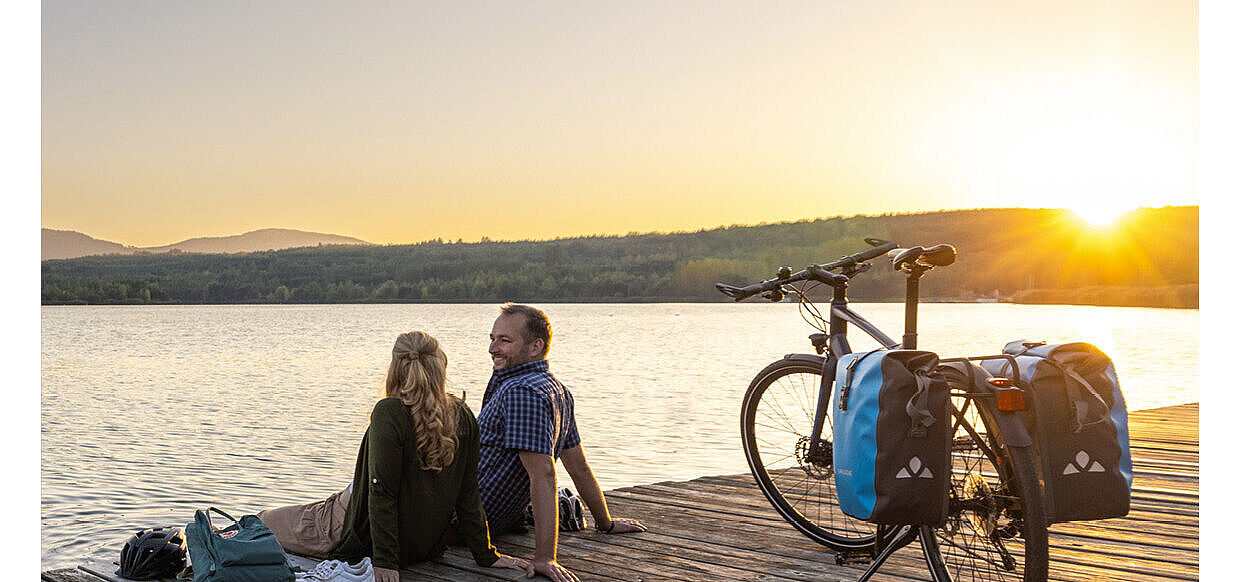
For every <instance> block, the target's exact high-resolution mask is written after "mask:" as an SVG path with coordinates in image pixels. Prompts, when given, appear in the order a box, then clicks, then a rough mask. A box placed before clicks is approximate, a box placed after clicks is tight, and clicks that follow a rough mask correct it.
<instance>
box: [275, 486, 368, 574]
mask: <svg viewBox="0 0 1240 582" xmlns="http://www.w3.org/2000/svg"><path fill="white" fill-rule="evenodd" d="M348 507H349V490H348V488H345V489H343V490H341V491H340V492H338V493H334V494H332V496H331V497H328V498H327V499H324V500H322V501H316V502H314V503H307V504H305V505H286V506H284V507H277V508H275V509H267V510H264V511H260V512H258V518H259V519H261V520H263V523H264V524H266V525H267V527H269V528H271V531H272V533H274V534H276V541H278V542H280V545H281V546H283V547H284V551H286V552H288V553H290V554H298V555H302V556H308V557H311V558H318V559H320V560H322V559H326V558H327V552H328V550H331V549H332V546H334V545H336V542H339V541H340V536H341V534H342V532H343V531H344V512H345V509H347V508H348Z"/></svg>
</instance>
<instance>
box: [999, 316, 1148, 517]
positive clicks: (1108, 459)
mask: <svg viewBox="0 0 1240 582" xmlns="http://www.w3.org/2000/svg"><path fill="white" fill-rule="evenodd" d="M1003 353H1005V354H1009V355H1011V356H1015V358H1016V364H1017V366H1018V367H1019V368H1020V379H1021V381H1022V384H1023V385H1024V386H1025V387H1027V388H1028V390H1027V391H1026V399H1027V400H1028V401H1030V402H1032V406H1030V407H1029V410H1026V411H1025V412H1023V413H1021V414H1022V419H1023V420H1024V422H1025V426H1026V428H1028V429H1029V435H1030V436H1031V437H1032V438H1033V443H1034V447H1036V450H1037V453H1038V457H1039V458H1040V459H1041V467H1040V468H1039V469H1040V472H1041V473H1042V478H1043V483H1045V487H1044V492H1043V497H1044V499H1043V501H1044V505H1045V507H1046V517H1047V521H1048V522H1050V523H1061V522H1065V521H1079V520H1090V519H1103V518H1108V517H1121V516H1124V515H1127V514H1128V507H1129V503H1130V498H1131V495H1132V456H1131V454H1130V452H1129V449H1128V408H1127V406H1126V404H1125V403H1124V395H1123V393H1121V392H1120V389H1119V379H1118V378H1117V377H1116V375H1115V365H1114V364H1113V363H1112V362H1111V358H1109V357H1108V356H1107V355H1106V354H1104V353H1103V352H1102V350H1099V349H1098V348H1097V347H1094V346H1093V345H1091V344H1087V343H1084V342H1073V343H1066V344H1055V345H1047V344H1046V342H1027V341H1023V340H1019V341H1014V342H1010V343H1008V344H1007V345H1006V346H1004V347H1003ZM982 367H983V368H985V369H986V371H988V372H990V373H991V374H994V375H996V376H1006V377H1011V376H1012V373H1011V370H1010V367H1011V364H1010V363H1009V362H1007V361H1003V360H987V361H986V362H984V363H983V364H982Z"/></svg>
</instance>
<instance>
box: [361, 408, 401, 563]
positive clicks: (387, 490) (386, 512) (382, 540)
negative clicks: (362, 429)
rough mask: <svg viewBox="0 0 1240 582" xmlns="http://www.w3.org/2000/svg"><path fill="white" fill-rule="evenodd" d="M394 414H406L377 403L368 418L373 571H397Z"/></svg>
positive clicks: (397, 470)
mask: <svg viewBox="0 0 1240 582" xmlns="http://www.w3.org/2000/svg"><path fill="white" fill-rule="evenodd" d="M395 414H408V412H406V411H405V407H404V406H403V405H400V404H399V402H397V405H396V406H391V402H390V401H389V403H388V405H387V406H385V405H384V401H382V400H381V401H379V403H378V404H376V405H375V409H374V412H372V413H371V415H370V451H369V459H368V461H367V463H368V467H367V468H368V469H369V471H370V483H367V484H366V485H367V486H368V487H369V489H370V499H369V510H370V540H371V548H372V551H373V554H372V556H371V558H372V560H373V563H374V566H375V567H376V568H387V569H390V570H399V569H400V528H399V526H398V524H397V521H398V518H399V515H398V512H399V506H398V503H397V496H398V495H399V494H400V486H401V479H402V477H403V473H404V465H403V460H404V444H405V443H404V441H405V439H403V438H400V434H399V431H398V428H397V427H399V426H400V425H399V423H398V422H397V418H395V417H394V415H395Z"/></svg>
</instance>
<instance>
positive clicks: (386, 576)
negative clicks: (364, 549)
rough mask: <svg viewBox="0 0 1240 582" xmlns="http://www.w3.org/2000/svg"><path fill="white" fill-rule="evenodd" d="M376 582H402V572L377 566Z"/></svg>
mask: <svg viewBox="0 0 1240 582" xmlns="http://www.w3.org/2000/svg"><path fill="white" fill-rule="evenodd" d="M375 582H400V572H398V571H396V570H389V569H387V568H380V567H378V566H375Z"/></svg>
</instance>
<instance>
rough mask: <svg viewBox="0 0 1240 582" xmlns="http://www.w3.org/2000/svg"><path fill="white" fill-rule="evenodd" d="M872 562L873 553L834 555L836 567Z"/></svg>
mask: <svg viewBox="0 0 1240 582" xmlns="http://www.w3.org/2000/svg"><path fill="white" fill-rule="evenodd" d="M873 561H874V552H839V553H837V554H835V564H836V565H837V566H845V565H848V564H869V563H870V562H873Z"/></svg>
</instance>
